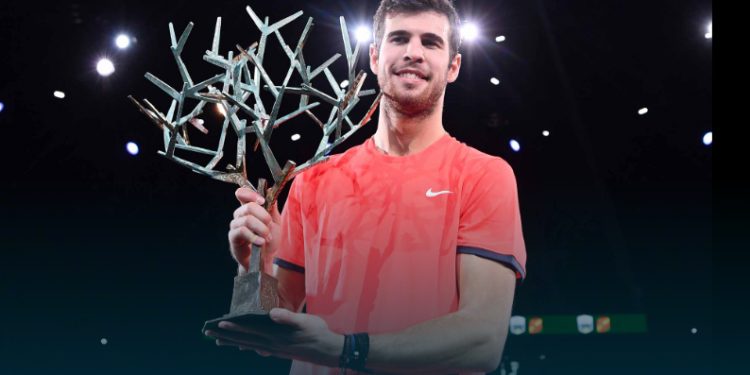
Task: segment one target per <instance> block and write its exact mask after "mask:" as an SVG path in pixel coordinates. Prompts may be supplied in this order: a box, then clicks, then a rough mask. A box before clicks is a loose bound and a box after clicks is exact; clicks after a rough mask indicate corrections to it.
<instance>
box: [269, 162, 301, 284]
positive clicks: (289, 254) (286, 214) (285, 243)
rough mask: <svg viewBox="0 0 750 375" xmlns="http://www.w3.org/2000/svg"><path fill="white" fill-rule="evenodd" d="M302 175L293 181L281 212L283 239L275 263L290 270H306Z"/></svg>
mask: <svg viewBox="0 0 750 375" xmlns="http://www.w3.org/2000/svg"><path fill="white" fill-rule="evenodd" d="M302 184H303V182H302V175H300V176H298V177H297V178H295V179H294V180H293V181H292V186H291V187H290V188H289V195H288V196H287V200H286V203H285V204H284V211H283V212H282V213H281V241H280V242H279V248H278V250H277V251H276V254H275V257H274V261H273V262H274V264H276V265H277V266H279V267H282V268H286V269H288V270H292V271H297V272H305V243H304V238H303V232H302V208H301V195H302V194H301V191H302V190H301V187H300V185H302Z"/></svg>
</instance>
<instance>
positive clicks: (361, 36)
mask: <svg viewBox="0 0 750 375" xmlns="http://www.w3.org/2000/svg"><path fill="white" fill-rule="evenodd" d="M354 36H355V37H357V42H359V43H365V42H368V41H369V40H370V38H372V32H371V31H370V28H369V27H367V26H360V27H358V28H357V30H355V31H354Z"/></svg>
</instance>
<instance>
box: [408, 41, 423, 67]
mask: <svg viewBox="0 0 750 375" xmlns="http://www.w3.org/2000/svg"><path fill="white" fill-rule="evenodd" d="M404 60H406V61H413V62H422V61H423V60H424V47H423V46H422V41H421V40H419V38H410V39H409V43H407V44H406V50H405V51H404Z"/></svg>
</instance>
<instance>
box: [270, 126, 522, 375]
mask: <svg viewBox="0 0 750 375" xmlns="http://www.w3.org/2000/svg"><path fill="white" fill-rule="evenodd" d="M281 227H282V238H281V241H280V245H279V250H278V252H277V254H276V258H275V260H274V263H276V264H277V265H278V266H279V267H284V268H287V269H291V270H295V271H299V272H304V274H305V292H306V304H307V307H306V309H307V313H309V314H314V315H317V316H320V317H321V318H323V319H324V320H325V321H326V322H327V323H328V326H329V327H330V329H331V330H333V331H334V332H338V333H354V332H368V333H370V334H378V333H384V332H395V331H400V330H403V329H405V328H407V327H410V326H412V325H415V324H417V323H421V322H424V321H427V320H430V319H434V318H437V317H440V316H444V315H447V314H449V313H451V312H454V311H456V310H457V309H458V300H459V295H458V283H457V280H458V277H457V268H456V261H457V255H458V254H460V253H468V254H474V255H476V256H479V257H483V258H487V259H490V260H493V261H496V262H499V263H502V264H504V265H506V266H508V267H510V268H511V269H513V270H514V271H515V272H516V275H517V277H518V278H523V277H525V264H526V249H525V245H524V240H523V235H522V230H521V216H520V212H519V207H518V195H517V190H516V179H515V176H514V174H513V170H512V169H511V167H510V166H509V165H508V163H506V162H505V161H504V160H502V159H501V158H499V157H495V156H490V155H487V154H485V153H482V152H480V151H478V150H476V149H474V148H472V147H469V146H467V145H465V144H463V143H461V142H459V141H457V140H456V139H455V138H453V137H451V136H450V135H448V134H446V135H444V136H443V137H442V138H440V139H439V140H437V141H435V142H434V143H433V144H431V145H430V146H428V147H427V148H426V149H424V150H422V151H421V152H419V153H416V154H413V155H408V156H403V157H398V156H389V155H385V154H383V153H381V152H379V151H378V150H377V149H376V148H375V145H374V141H373V139H372V138H370V139H368V140H367V141H365V142H364V143H363V144H361V145H359V146H356V147H353V148H351V149H349V150H348V151H346V152H344V153H342V154H339V155H335V156H332V157H331V158H330V159H329V160H328V161H326V162H324V163H322V164H318V165H316V166H314V167H312V168H311V169H309V170H307V171H305V172H303V173H301V174H300V175H299V176H298V177H297V178H296V179H295V180H294V181H293V183H292V186H291V188H290V192H289V197H288V198H287V201H286V204H285V207H284V212H283V214H282V224H281ZM487 287H488V288H491V287H492V285H488V286H487ZM339 371H340V370H338V369H331V368H327V367H322V366H317V365H312V364H309V363H303V362H299V361H295V362H294V363H293V365H292V373H299V374H329V373H331V374H335V373H339Z"/></svg>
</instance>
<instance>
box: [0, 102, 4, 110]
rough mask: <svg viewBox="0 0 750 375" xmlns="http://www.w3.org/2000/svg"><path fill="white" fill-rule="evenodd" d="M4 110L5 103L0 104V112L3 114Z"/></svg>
mask: <svg viewBox="0 0 750 375" xmlns="http://www.w3.org/2000/svg"><path fill="white" fill-rule="evenodd" d="M3 109H5V103H3V102H0V112H2V111H3Z"/></svg>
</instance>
